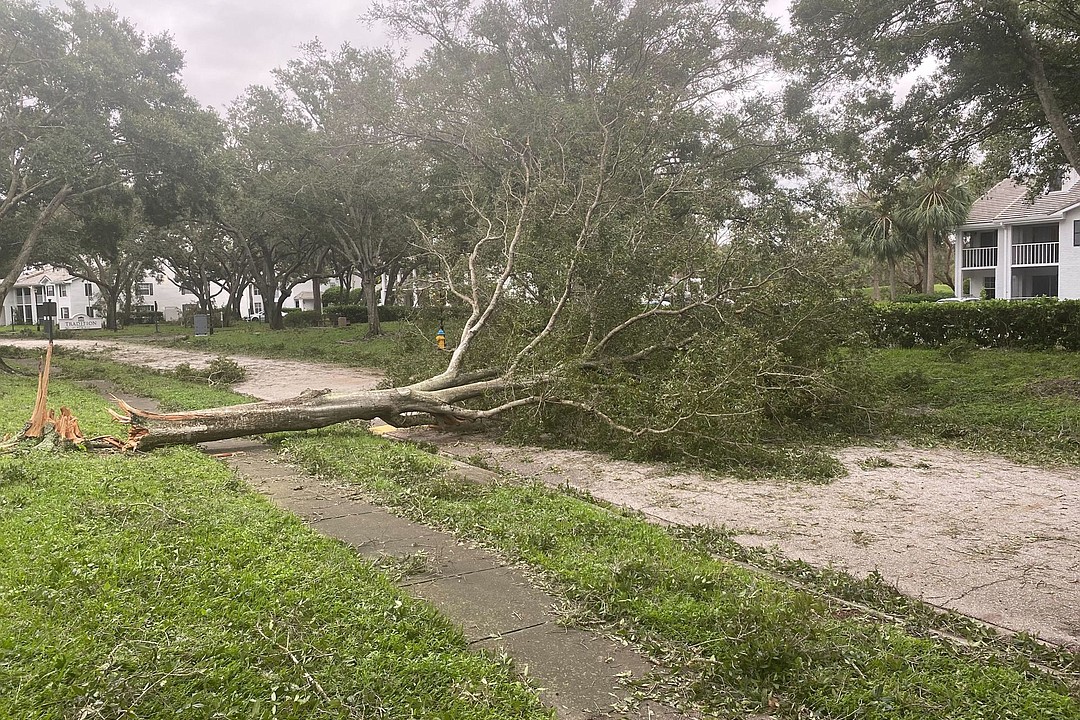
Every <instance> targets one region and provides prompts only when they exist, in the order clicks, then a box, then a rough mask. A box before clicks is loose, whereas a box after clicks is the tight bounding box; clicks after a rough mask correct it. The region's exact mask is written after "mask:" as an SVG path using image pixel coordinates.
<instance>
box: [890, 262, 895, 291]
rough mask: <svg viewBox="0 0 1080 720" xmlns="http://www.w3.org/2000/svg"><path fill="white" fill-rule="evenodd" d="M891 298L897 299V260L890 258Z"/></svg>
mask: <svg viewBox="0 0 1080 720" xmlns="http://www.w3.org/2000/svg"><path fill="white" fill-rule="evenodd" d="M889 299H890V300H894V301H895V300H896V261H895V260H889Z"/></svg>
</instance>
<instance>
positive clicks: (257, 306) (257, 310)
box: [255, 303, 262, 313]
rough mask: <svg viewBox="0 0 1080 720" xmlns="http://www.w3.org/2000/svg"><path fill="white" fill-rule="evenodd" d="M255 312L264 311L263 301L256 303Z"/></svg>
mask: <svg viewBox="0 0 1080 720" xmlns="http://www.w3.org/2000/svg"><path fill="white" fill-rule="evenodd" d="M255 312H257V313H261V312H262V303H255Z"/></svg>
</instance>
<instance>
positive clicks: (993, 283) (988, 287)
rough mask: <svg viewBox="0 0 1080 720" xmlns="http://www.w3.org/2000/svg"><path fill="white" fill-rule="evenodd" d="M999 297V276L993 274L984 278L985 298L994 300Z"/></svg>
mask: <svg viewBox="0 0 1080 720" xmlns="http://www.w3.org/2000/svg"><path fill="white" fill-rule="evenodd" d="M995 297H997V278H996V277H994V276H993V275H990V276H988V277H984V278H983V299H984V300H993V299H994V298H995Z"/></svg>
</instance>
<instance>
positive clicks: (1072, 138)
mask: <svg viewBox="0 0 1080 720" xmlns="http://www.w3.org/2000/svg"><path fill="white" fill-rule="evenodd" d="M1000 7H1001V12H1002V13H1003V14H1004V16H1005V22H1006V23H1008V25H1009V26H1010V27H1011V28H1012V30H1013V32H1014V33H1016V40H1017V45H1018V49H1019V51H1020V54H1021V56H1022V58H1023V61H1024V70H1025V71H1026V73H1027V76H1028V78H1030V80H1031V84H1032V86H1033V88H1034V90H1035V95H1036V96H1037V97H1038V98H1039V105H1040V106H1042V111H1043V115H1044V116H1045V117H1046V121H1047V123H1048V124H1049V125H1050V130H1051V131H1052V132H1053V133H1054V138H1055V139H1056V140H1057V141H1058V145H1059V146H1060V147H1061V152H1062V153H1064V155H1065V158H1066V159H1067V160H1068V161H1069V164H1070V165H1071V166H1072V167H1073V169H1074V170H1076V172H1078V173H1080V143H1078V142H1077V139H1076V135H1074V134H1073V131H1072V128H1070V127H1069V123H1068V121H1067V120H1066V119H1065V114H1064V113H1063V112H1062V110H1061V105H1060V104H1059V103H1058V101H1057V96H1056V95H1055V94H1054V88H1053V86H1052V85H1051V84H1050V80H1049V79H1048V78H1047V76H1046V65H1045V64H1044V63H1043V58H1042V53H1041V52H1040V51H1039V44H1038V42H1037V41H1036V39H1035V36H1034V34H1033V33H1032V32H1031V27H1030V26H1029V25H1028V23H1027V21H1026V20H1025V19H1024V18H1023V15H1022V14H1021V12H1020V4H1019V3H1018V2H1017V1H1016V0H1004V2H1001V4H1000Z"/></svg>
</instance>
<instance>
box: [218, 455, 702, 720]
mask: <svg viewBox="0 0 1080 720" xmlns="http://www.w3.org/2000/svg"><path fill="white" fill-rule="evenodd" d="M203 450H204V451H205V452H208V453H210V454H213V455H215V456H217V457H218V458H219V459H220V460H221V461H222V462H224V463H226V464H228V465H229V466H230V467H232V468H234V469H235V470H236V471H237V472H238V473H239V474H240V475H241V476H243V477H244V478H245V479H246V480H247V481H248V482H249V483H250V484H251V485H252V486H253V487H254V488H255V489H256V490H257V491H258V492H261V493H263V494H265V495H267V496H268V497H269V498H270V499H271V500H273V501H274V502H275V503H276V504H278V505H279V506H280V507H282V508H284V509H286V510H290V511H292V512H294V513H296V514H298V515H299V516H300V517H302V518H303V519H304V521H305V522H307V523H308V524H309V525H310V526H311V527H312V528H313V529H315V530H316V531H318V532H320V533H322V534H325V535H327V536H329V537H333V538H336V539H338V540H340V541H342V542H344V543H346V544H347V545H349V546H350V547H352V548H354V549H355V550H356V551H357V552H358V553H359V554H361V555H363V556H365V557H369V558H373V559H377V558H380V557H386V556H392V557H404V556H409V555H416V554H419V553H423V555H424V557H425V562H424V565H425V569H424V571H423V572H422V573H421V574H419V575H415V576H412V577H407V578H404V579H403V580H402V581H401V582H400V583H399V585H400V586H401V587H402V589H403V590H404V591H406V592H408V593H409V594H411V595H413V596H415V597H418V598H421V599H423V600H426V601H428V602H430V603H431V604H432V605H434V606H435V607H436V608H437V609H438V610H439V612H441V613H442V614H443V615H445V616H446V617H448V618H450V619H451V620H453V621H454V622H456V623H458V624H459V625H460V626H461V627H462V629H463V630H464V633H465V636H466V638H467V639H468V640H469V642H470V643H471V644H472V646H473V647H474V648H477V649H484V650H488V651H491V652H494V653H506V654H507V655H509V656H510V657H511V658H512V659H513V660H514V662H515V664H516V665H517V667H518V668H519V669H521V670H522V671H523V672H525V673H526V674H527V675H528V677H529V678H530V679H531V680H532V681H533V683H534V684H535V685H536V686H537V687H538V688H540V696H541V699H542V700H543V701H544V702H545V703H547V704H548V705H549V706H550V707H552V708H554V709H555V711H556V714H557V716H558V717H559V718H560V720H602V719H611V720H614V719H616V718H632V719H635V720H636V719H639V718H640V719H641V720H648V719H650V718H652V719H657V720H660V719H662V720H676V719H678V718H683V717H690V716H687V715H683V714H679V713H677V712H676V711H674V710H672V709H670V708H667V707H664V706H662V705H659V704H655V703H651V702H643V703H641V704H638V703H636V702H635V701H634V699H633V698H632V696H631V692H630V691H629V690H628V689H627V688H626V687H625V685H624V682H625V681H626V680H628V679H640V678H643V677H645V676H647V675H649V674H650V673H652V672H653V671H654V670H655V668H654V666H653V665H652V664H651V663H650V662H649V661H648V660H647V659H646V658H644V657H643V656H641V655H640V654H638V653H637V652H635V651H634V650H632V649H630V648H628V647H625V646H623V645H621V644H619V643H616V642H614V641H612V640H610V639H607V638H603V637H600V636H597V635H593V634H592V633H589V632H586V631H584V630H577V629H574V628H566V627H562V626H561V625H560V624H559V617H558V615H557V614H556V613H555V612H554V607H555V606H556V605H557V604H558V600H557V599H556V598H554V597H553V596H551V595H549V594H548V593H546V592H544V591H543V590H540V589H539V588H537V587H535V586H534V585H533V583H532V581H531V580H530V579H529V577H528V575H527V574H526V573H525V572H523V571H522V570H520V569H517V568H514V567H508V566H507V563H506V561H505V560H504V559H502V558H500V557H499V556H498V555H497V554H495V553H491V552H488V551H486V550H483V549H479V548H473V547H469V546H467V545H464V544H462V543H461V541H459V540H458V539H457V538H456V537H454V536H453V535H452V534H450V533H446V532H441V531H438V530H434V529H432V528H429V527H427V526H424V525H421V524H419V523H414V522H412V521H410V520H406V519H404V518H400V517H398V516H396V515H393V514H391V513H389V512H387V511H385V510H383V509H382V508H379V507H378V506H375V505H373V504H371V503H368V502H366V501H365V500H363V499H362V498H360V497H358V493H356V492H355V491H352V490H350V489H349V488H343V487H334V486H331V485H326V484H323V483H321V482H319V481H318V480H316V479H314V478H312V477H310V476H306V475H304V473H303V471H302V470H301V469H300V468H297V467H295V466H292V465H290V464H288V463H285V462H282V460H281V459H280V456H278V455H277V454H276V453H275V452H274V451H273V450H272V449H271V448H269V447H267V446H266V445H264V444H262V443H257V442H252V441H250V440H227V441H221V442H216V443H207V444H206V445H205V446H203Z"/></svg>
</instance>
